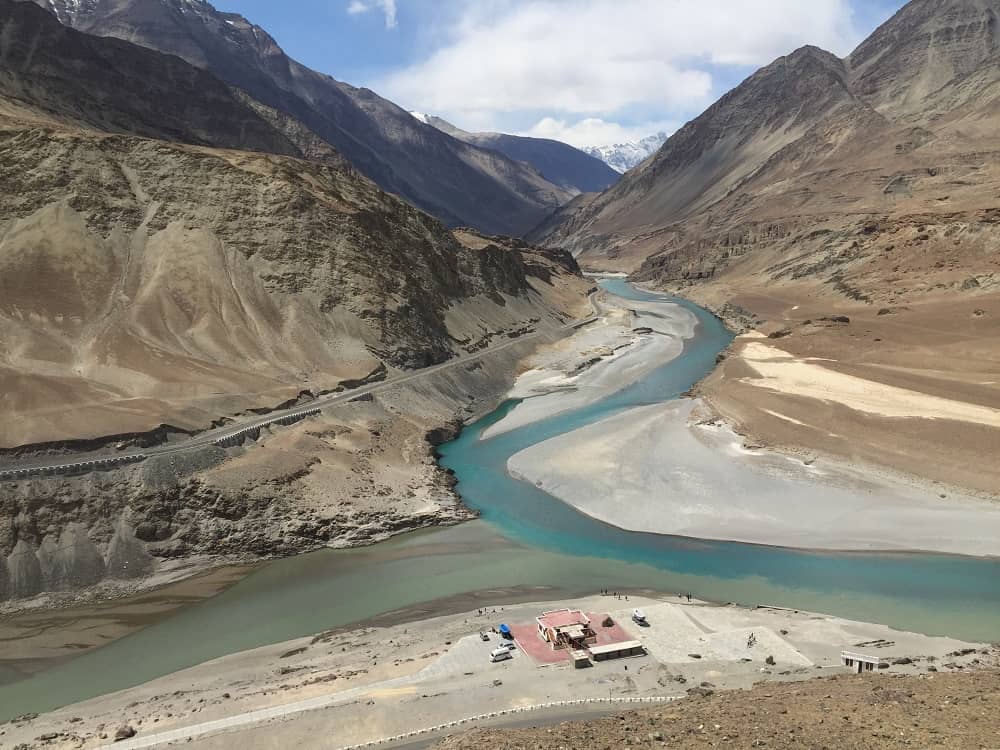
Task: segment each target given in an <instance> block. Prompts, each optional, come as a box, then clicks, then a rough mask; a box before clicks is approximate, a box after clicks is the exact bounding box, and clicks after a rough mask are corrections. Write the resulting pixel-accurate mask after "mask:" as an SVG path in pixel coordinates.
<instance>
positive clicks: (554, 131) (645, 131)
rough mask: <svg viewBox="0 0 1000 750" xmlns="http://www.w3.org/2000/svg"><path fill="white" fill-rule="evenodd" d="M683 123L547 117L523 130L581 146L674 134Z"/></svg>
mask: <svg viewBox="0 0 1000 750" xmlns="http://www.w3.org/2000/svg"><path fill="white" fill-rule="evenodd" d="M678 127H680V124H679V123H677V122H675V121H671V120H663V121H657V122H642V123H638V124H635V125H627V126H626V125H621V124H620V123H617V122H607V121H606V120H602V119H601V118H599V117H587V118H584V119H582V120H578V121H576V122H574V123H572V124H570V123H569V122H567V121H566V120H561V119H557V118H555V117H544V118H542V119H541V120H539V121H538V122H537V123H535V125H533V126H532V127H531V128H530V129H528V130H527V131H525V132H524V133H521V135H529V136H533V137H535V138H552V139H554V140H557V141H562V142H563V143H568V144H570V145H571V146H576V147H577V148H583V147H585V146H609V145H614V144H616V143H628V142H630V141H638V140H641V139H642V138H645V137H646V136H647V135H654V134H656V133H661V132H662V133H666V134H667V135H670V134H672V133H673V132H674V131H675V130H677V128H678Z"/></svg>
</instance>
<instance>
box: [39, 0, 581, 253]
mask: <svg viewBox="0 0 1000 750" xmlns="http://www.w3.org/2000/svg"><path fill="white" fill-rule="evenodd" d="M22 1H25V2H29V1H31V0H22ZM34 1H35V2H36V3H37V4H39V5H41V6H42V7H44V8H46V9H48V10H50V11H51V12H53V13H54V14H55V15H56V17H57V18H59V19H60V20H61V21H62V22H63V23H65V24H68V25H71V26H72V27H74V28H76V29H78V30H80V31H83V32H85V33H89V34H94V35H98V36H113V37H118V38H121V39H125V40H126V41H129V42H132V43H136V44H140V45H142V46H146V47H150V48H153V49H156V50H158V51H160V52H164V53H167V54H174V55H177V56H178V57H181V58H182V59H184V60H187V61H188V62H189V63H191V64H192V65H194V66H195V67H199V68H202V69H205V70H208V71H210V72H211V73H213V74H214V75H216V76H217V77H218V78H220V79H221V80H222V81H223V82H225V83H226V84H228V85H230V86H235V87H237V88H240V89H242V90H244V91H246V92H247V93H248V94H249V95H250V96H252V97H253V98H254V99H256V100H258V101H260V102H261V103H263V104H265V105H267V106H269V107H271V108H273V109H276V110H278V111H281V112H284V113H286V114H287V115H290V116H292V117H294V118H295V119H297V120H299V121H301V122H302V123H303V124H304V125H306V126H307V127H308V128H309V129H310V130H312V131H313V132H314V133H316V134H317V135H318V136H319V137H321V138H323V139H324V140H326V141H327V142H328V143H329V144H330V145H331V146H333V147H334V148H336V149H337V150H338V151H339V152H340V153H341V154H342V155H343V156H344V157H345V158H347V159H348V160H349V161H350V162H351V163H352V164H353V165H354V166H355V167H356V168H357V169H358V170H359V171H361V172H362V173H363V174H365V175H366V176H368V177H369V178H371V179H373V180H374V181H375V182H376V183H378V184H379V185H380V187H382V188H383V189H385V190H388V191H389V192H393V193H395V194H397V195H400V196H402V197H403V198H405V199H406V200H408V201H409V202H411V203H412V204H413V205H415V206H417V207H418V208H421V209H423V210H425V211H428V212H429V213H431V214H433V215H435V216H437V217H438V218H439V219H441V220H442V221H444V222H445V223H446V224H449V225H450V226H459V225H463V226H472V227H476V228H477V229H480V230H481V231H484V232H486V233H488V234H508V235H513V236H518V235H522V234H524V233H525V232H527V231H528V230H529V229H530V228H531V227H533V226H534V225H536V224H537V223H538V222H539V221H540V220H541V219H542V218H544V217H545V216H546V215H547V214H548V213H550V212H551V211H552V210H553V209H554V208H556V207H557V206H559V205H561V204H562V203H564V202H566V201H567V200H569V199H570V198H571V197H572V196H571V194H570V193H569V192H568V191H566V190H565V189H564V188H562V187H560V186H557V185H554V184H552V183H550V182H548V181H547V180H545V179H544V178H543V177H542V176H541V175H539V174H538V173H537V172H536V171H535V170H529V169H526V168H525V167H524V166H523V165H521V164H519V163H518V162H515V161H513V160H511V159H509V158H507V157H506V156H503V155H502V154H500V153H498V152H496V151H492V150H489V149H481V148H478V147H476V146H474V145H472V144H467V143H463V142H461V141H459V140H457V139H454V138H451V137H450V136H447V135H446V134H443V133H441V132H440V131H438V130H436V129H435V128H432V127H430V126H426V125H423V124H421V123H418V122H417V121H415V120H414V119H413V118H412V117H410V115H409V114H408V113H407V112H406V111H404V110H403V109H401V108H399V107H397V106H396V105H395V104H393V103H391V102H389V101H387V100H385V99H382V98H381V97H379V96H378V95H376V94H375V93H374V92H371V91H369V90H368V89H364V88H357V87H354V86H351V85H349V84H345V83H342V82H339V81H336V80H335V79H334V78H332V77H331V76H328V75H325V74H321V73H317V72H315V71H313V70H310V69H309V68H306V67H305V66H303V65H301V64H299V63H298V62H296V61H295V60H293V59H291V58H289V57H288V56H287V55H286V54H285V53H284V51H283V50H282V49H281V47H280V46H279V45H278V43H277V42H276V41H275V40H274V39H273V38H272V37H271V36H270V35H269V34H268V33H267V32H266V31H265V30H264V29H262V28H260V27H259V26H256V25H254V24H253V23H251V22H250V21H248V20H247V19H245V18H244V17H243V16H241V15H238V14H233V13H223V12H220V11H217V10H216V9H215V8H214V7H213V6H212V5H210V4H209V3H207V2H204V1H203V0H198V2H195V3H191V2H187V0H86V2H76V0H34Z"/></svg>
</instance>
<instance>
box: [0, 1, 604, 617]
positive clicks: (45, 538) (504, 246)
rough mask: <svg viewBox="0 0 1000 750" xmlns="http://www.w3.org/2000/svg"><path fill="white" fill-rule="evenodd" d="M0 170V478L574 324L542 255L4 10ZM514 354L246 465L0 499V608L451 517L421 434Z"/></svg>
mask: <svg viewBox="0 0 1000 750" xmlns="http://www.w3.org/2000/svg"><path fill="white" fill-rule="evenodd" d="M154 70H155V71H157V72H158V76H157V77H156V78H155V79H154V80H147V77H148V76H149V75H150V72H151V71H154ZM407 117H409V115H407ZM97 128H101V129H97ZM107 131H114V132H107ZM148 136H157V137H158V139H153V138H151V137H148ZM163 138H169V139H170V140H161V139H163ZM247 149H254V150H247ZM261 149H273V150H274V151H277V152H279V153H266V152H264V151H262V150H261ZM0 165H2V169H0V393H2V394H3V396H2V398H0V464H2V463H4V462H10V461H12V460H14V459H16V458H24V457H25V456H28V457H31V456H36V457H39V458H40V457H43V456H49V455H54V454H70V455H72V454H73V453H74V452H75V451H83V452H86V451H88V450H95V449H98V448H102V447H103V449H104V450H113V446H114V444H115V443H117V442H122V443H125V444H130V445H141V444H148V443H149V442H157V441H162V440H166V439H170V438H171V437H176V436H178V435H181V434H182V433H184V432H196V431H198V430H202V429H206V428H208V427H210V426H212V425H213V424H218V423H220V422H225V421H227V420H230V419H232V418H234V417H238V416H241V415H243V414H244V413H246V412H248V411H250V410H261V409H263V410H267V409H270V408H274V407H276V406H278V405H279V404H282V403H284V402H294V401H296V400H303V401H304V400H308V399H310V398H312V397H313V396H315V395H317V394H319V393H321V392H324V391H329V390H335V389H342V388H345V387H352V385H353V384H355V383H357V382H359V381H364V380H365V379H368V378H376V379H377V378H385V377H387V376H389V375H392V374H395V373H398V372H400V371H401V370H406V369H412V368H417V367H422V366H424V365H428V364H431V363H437V362H442V361H445V360H448V359H451V358H454V357H455V356H456V355H462V354H467V353H471V352H477V351H479V350H482V349H483V348H485V347H487V346H489V345H491V344H493V343H496V342H498V341H512V340H516V339H517V338H519V337H520V336H522V335H524V334H526V333H530V332H533V331H545V330H547V329H548V330H554V329H556V328H558V327H559V326H561V325H562V324H563V323H564V322H566V321H567V320H569V319H571V318H573V317H574V316H576V315H578V314H580V313H582V312H583V311H584V309H585V308H586V291H587V289H588V288H589V286H590V285H589V283H588V282H586V281H585V280H584V279H582V278H581V277H580V276H579V275H578V269H577V267H576V264H575V263H574V262H573V260H572V258H571V257H569V256H568V255H567V254H565V253H562V252H559V251H540V250H536V249H534V248H531V247H528V246H527V245H525V244H523V243H520V242H517V241H512V240H506V239H500V238H490V237H485V236H481V235H478V234H476V233H474V232H471V231H452V230H449V229H447V228H446V227H445V226H444V225H442V224H441V223H440V222H439V221H438V220H436V219H434V218H433V217H431V216H428V215H427V214H425V213H423V212H421V211H420V210H418V209H416V208H414V207H412V206H411V205H409V204H408V203H406V202H404V201H403V200H401V199H399V198H396V197H394V196H392V195H389V194H387V193H386V192H384V191H383V190H381V189H380V188H379V187H378V186H376V185H375V184H374V183H373V182H371V181H370V180H368V179H367V178H366V177H364V176H362V175H361V174H359V173H358V172H357V171H356V170H355V169H354V168H353V167H351V166H349V165H348V164H347V163H346V162H345V161H344V159H343V158H342V157H340V156H339V155H338V154H337V152H336V151H334V150H333V149H332V148H331V147H330V146H329V144H328V143H326V141H324V140H323V139H321V138H320V137H319V136H317V135H316V134H315V133H314V132H312V131H311V130H310V129H309V128H308V127H307V126H305V125H304V124H303V123H301V122H299V121H296V120H295V119H294V118H291V117H289V116H288V115H286V114H284V113H281V112H279V111H276V110H274V109H273V108H270V107H268V106H267V105H265V104H262V103H260V102H257V101H255V100H253V99H251V98H250V97H249V96H248V95H246V94H245V93H242V92H235V93H234V92H231V91H230V90H229V89H228V88H227V87H226V86H225V85H223V84H222V83H220V82H219V81H218V80H217V79H215V78H214V77H213V76H212V75H211V74H209V73H206V72H205V71H203V70H199V69H197V68H194V67H193V66H191V65H189V64H188V63H186V62H184V61H183V60H181V59H180V58H177V57H167V56H164V55H162V54H161V53H158V52H155V51H152V50H148V49H144V48H141V47H137V46H135V45H130V44H128V43H126V42H122V41H119V40H116V39H102V38H99V37H88V36H85V35H83V34H81V33H78V32H75V31H73V30H70V29H65V28H63V27H62V26H60V25H59V23H58V21H57V20H56V19H55V18H54V17H53V16H51V15H50V14H49V13H46V12H44V11H42V10H41V9H38V8H36V7H35V6H34V5H30V4H19V3H11V2H10V0H0ZM517 352H518V350H517V349H516V348H513V349H510V350H508V351H507V352H506V353H505V354H504V355H503V356H505V357H507V359H504V358H503V357H501V358H500V359H498V360H496V361H495V362H493V367H492V368H488V367H484V366H482V365H481V364H480V365H476V364H475V363H471V364H468V365H466V366H465V367H457V368H455V370H456V372H454V373H451V372H449V371H444V373H443V374H442V375H440V376H439V377H438V378H437V379H433V378H432V379H429V380H428V381H427V382H420V383H417V384H415V385H413V386H411V387H410V388H397V389H395V390H393V391H390V392H388V393H387V394H386V395H384V396H380V398H379V399H377V400H375V399H372V400H368V401H362V402H358V403H357V404H347V405H344V406H343V407H340V408H339V409H336V408H335V409H330V410H328V411H326V412H324V414H323V415H322V416H321V417H317V418H315V419H311V420H308V421H306V422H304V423H301V424H299V425H296V426H295V427H293V428H287V429H284V430H281V431H280V434H277V435H275V436H274V437H273V439H272V440H265V441H262V444H261V445H258V446H255V447H256V450H253V451H248V450H246V449H245V447H235V448H231V449H229V450H228V452H227V450H224V449H221V448H217V447H215V446H212V447H210V448H209V449H207V450H201V451H193V452H190V453H187V454H184V455H183V456H182V457H179V458H167V459H165V460H161V461H159V462H157V461H150V462H147V463H146V464H142V465H140V466H137V467H131V468H125V469H121V470H116V471H111V472H106V473H100V474H96V475H95V474H90V475H85V476H81V477H46V478H34V479H30V480H24V481H15V482H9V481H5V482H3V483H0V600H2V599H4V598H6V597H8V596H9V595H11V594H14V595H18V596H20V595H30V594H34V593H37V592H38V591H39V590H40V589H42V588H54V589H65V588H75V587H78V586H84V585H89V584H92V583H94V582H96V581H98V580H101V579H102V578H103V577H104V576H105V575H108V576H111V577H118V578H120V577H127V578H132V577H136V576H142V575H145V574H146V573H148V572H150V571H152V570H153V569H154V567H155V565H154V562H153V560H152V558H151V557H150V555H153V556H155V557H157V558H178V559H186V558H187V557H188V556H190V555H192V554H198V553H213V554H229V555H243V556H246V555H248V554H249V555H255V554H274V553H287V552H291V551H295V550H298V549H303V548H308V547H312V546H316V545H317V544H322V543H325V542H336V543H339V544H349V543H359V542H362V541H365V540H367V539H371V538H378V537H380V536H384V535H386V534H390V533H393V532H394V531H398V530H400V529H405V528H412V527H415V526H420V525H427V524H435V523H442V522H448V521H454V520H455V519H457V518H462V517H464V516H465V514H466V513H465V511H463V510H462V509H461V508H460V507H458V506H457V504H456V502H455V497H454V495H453V494H452V493H451V492H450V489H449V485H448V482H447V478H446V477H445V476H444V475H443V474H441V473H439V472H438V470H437V467H436V465H435V464H434V462H433V460H432V458H431V455H430V451H431V446H430V444H429V442H428V436H429V435H430V436H433V435H436V434H438V433H440V434H441V435H446V434H448V431H449V430H450V429H453V428H452V427H451V425H452V423H453V421H454V420H455V419H456V417H458V416H460V415H464V414H466V410H467V409H476V408H480V405H481V404H482V403H487V404H488V403H492V400H493V399H495V398H497V397H499V395H500V393H502V391H503V390H504V388H505V387H506V384H507V378H508V377H509V375H510V373H511V372H512V369H513V365H514V362H515V361H516V359H517V356H518V354H517ZM161 425H170V427H161ZM264 437H265V438H266V437H268V436H267V435H265V436H264ZM133 529H134V531H135V534H133Z"/></svg>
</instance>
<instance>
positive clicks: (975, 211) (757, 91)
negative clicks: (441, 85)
mask: <svg viewBox="0 0 1000 750" xmlns="http://www.w3.org/2000/svg"><path fill="white" fill-rule="evenodd" d="M998 15H1000V6H998V5H997V3H996V2H995V0H913V2H910V3H909V4H908V5H906V6H905V7H904V8H902V9H901V10H900V11H899V12H898V13H897V14H896V15H895V16H894V17H893V18H891V19H890V20H889V21H887V22H886V23H885V24H884V25H883V26H882V27H881V28H879V29H878V30H876V31H875V32H874V33H873V34H872V35H871V37H870V38H868V39H867V40H866V41H864V42H863V43H862V44H861V45H860V46H859V47H858V48H857V50H855V51H854V52H853V53H852V54H851V55H850V56H849V57H847V58H846V59H839V58H837V57H836V56H834V55H832V54H830V53H827V52H824V51H822V50H819V49H816V48H813V47H805V48H803V49H800V50H797V51H795V52H794V53H792V54H790V55H788V56H786V57H782V58H780V59H778V60H776V61H775V62H774V63H772V64H771V65H768V66H766V67H765V68H763V69H761V70H760V71H758V72H757V73H755V74H754V75H752V76H751V77H750V78H748V79H747V80H746V81H745V82H743V83H742V84H741V85H740V86H738V87H737V88H735V89H734V90H733V91H731V92H729V93H728V94H726V95H725V96H723V97H722V98H721V99H720V100H719V101H718V102H717V103H716V104H714V105H713V106H712V107H710V108H709V109H708V110H707V111H706V112H705V113H704V114H702V115H701V116H700V117H698V118H696V119H695V120H693V121H692V122H690V123H688V124H687V125H685V126H684V127H683V128H681V130H679V131H678V132H677V133H676V134H674V135H673V136H672V137H671V138H669V139H668V140H667V141H666V143H665V144H664V145H663V147H662V149H661V150H660V151H659V152H658V153H657V154H656V155H655V156H654V157H652V158H651V159H649V160H647V161H646V162H645V163H643V164H642V165H641V166H640V167H638V168H636V169H635V170H633V171H631V172H629V173H628V174H627V175H625V177H623V178H622V180H621V181H620V182H619V183H618V184H617V185H615V186H614V187H612V188H611V189H610V190H608V191H606V192H605V193H603V194H601V195H600V196H597V197H584V198H578V199H576V200H575V201H574V202H572V203H570V204H568V205H567V206H566V207H564V208H563V209H562V210H561V211H560V212H559V214H558V215H557V216H555V217H553V218H551V219H550V220H549V221H548V222H547V223H546V224H545V225H543V226H542V227H540V228H539V229H538V230H537V231H536V233H535V234H533V235H532V236H533V239H536V240H537V239H542V240H543V241H545V242H548V243H550V244H553V245H557V246H560V247H563V248H567V249H571V250H573V252H574V253H576V254H578V256H579V258H580V260H581V262H582V263H583V264H584V265H586V266H590V267H592V268H604V269H609V270H624V271H629V272H632V273H633V275H634V277H635V278H637V279H640V280H643V281H646V282H649V283H652V284H655V285H657V286H659V287H661V288H667V289H673V290H680V292H681V293H682V294H684V295H685V296H688V297H691V298H693V299H695V300H698V301H701V302H703V303H705V304H707V305H709V306H711V307H712V308H713V309H715V310H717V311H719V312H720V314H722V315H723V316H725V317H726V318H727V319H728V320H729V321H730V322H731V323H732V324H733V326H735V327H737V328H739V329H741V330H745V329H747V328H757V329H758V333H756V334H754V335H759V334H760V333H762V334H764V335H768V336H771V337H772V340H771V341H768V342H765V343H763V344H762V343H761V342H754V341H753V340H752V339H749V338H746V339H740V340H738V341H737V343H736V344H735V345H734V347H733V349H732V351H731V352H730V356H729V357H728V359H727V360H726V361H725V362H724V363H723V364H722V366H721V367H720V369H719V370H718V371H717V372H716V373H715V374H714V375H713V376H712V378H710V379H709V380H708V381H707V382H706V383H705V384H703V386H702V392H703V395H704V396H705V397H706V398H707V399H708V400H709V402H710V403H711V404H712V405H713V406H714V407H715V409H716V410H717V411H718V412H720V413H721V414H722V415H724V416H725V417H726V418H727V419H729V420H730V421H731V422H733V423H734V424H735V426H736V427H737V429H738V430H739V431H741V432H742V433H744V434H745V435H747V442H748V443H749V444H752V445H761V444H764V445H772V446H776V447H781V448H786V449H788V450H790V451H792V452H795V453H796V454H798V455H800V456H802V457H803V458H804V459H805V460H809V456H810V455H813V454H814V453H815V452H816V451H821V452H824V453H832V454H835V455H837V456H839V457H843V458H845V459H847V460H849V461H852V462H858V463H874V464H877V465H879V466H882V467H889V468H892V469H894V470H902V471H904V472H905V473H907V474H911V475H918V476H920V477H924V478H930V479H933V480H935V481H939V482H942V483H945V484H956V485H960V486H963V487H970V488H973V489H976V490H979V491H982V492H987V493H995V491H996V487H997V484H996V481H997V478H996V473H995V472H994V471H992V470H986V471H981V470H980V469H979V467H980V466H981V465H986V466H988V465H991V464H992V462H991V461H990V460H989V459H988V458H986V456H987V455H988V453H989V451H991V450H992V451H995V450H996V446H997V445H998V442H997V441H998V436H997V431H996V430H995V429H991V428H990V427H989V426H988V425H986V424H963V423H962V422H961V421H959V420H957V419H955V420H951V419H921V418H918V416H919V415H920V414H921V413H925V411H926V408H925V405H926V404H927V403H940V402H937V401H934V400H935V399H945V400H946V401H947V402H949V403H950V406H949V405H948V404H946V405H945V406H944V407H943V408H946V409H949V408H950V409H952V410H953V411H960V410H961V405H962V404H966V403H971V404H976V405H979V406H987V407H989V408H992V409H1000V389H998V388H997V385H996V384H997V382H1000V381H998V378H997V374H998V372H1000V359H998V356H1000V354H998V351H997V346H996V342H997V340H998V336H1000V254H998V253H997V248H998V247H1000V215H998V212H997V204H996V196H997V195H998V194H1000V166H998V165H1000V161H998V159H997V155H998V154H1000V137H998V134H1000V127H998V126H1000V40H998ZM781 363H784V364H785V365H787V367H785V366H783V365H782V364H781ZM817 363H824V364H822V365H821V366H818V365H817ZM873 394H880V395H879V397H878V403H876V401H874V400H872V399H873V398H874V397H873ZM882 399H888V400H882ZM889 403H892V404H893V406H892V407H889V406H888V404H889ZM984 462H985V464H984Z"/></svg>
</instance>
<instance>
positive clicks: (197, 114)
mask: <svg viewBox="0 0 1000 750" xmlns="http://www.w3.org/2000/svg"><path fill="white" fill-rule="evenodd" d="M0 26H2V28H3V31H4V35H3V37H2V39H0V55H2V58H3V65H2V67H0V96H2V97H3V100H4V103H5V105H6V108H7V110H8V111H7V114H11V113H13V112H20V113H21V114H25V113H27V112H35V113H39V114H42V115H44V116H45V117H47V118H50V119H53V120H55V121H58V122H62V123H65V124H73V125H82V126H86V127H91V128H95V129H98V130H104V131H107V132H119V133H132V134H136V135H143V136H148V137H151V138H160V139H164V140H178V141H182V142H185V143H193V144H201V145H213V146H220V147H223V148H235V149H245V150H254V151H268V152H271V153H280V154H286V155H299V152H298V150H297V149H296V147H295V146H294V145H293V144H292V143H291V142H290V141H289V140H288V139H287V138H285V136H284V135H282V134H281V133H280V132H278V131H277V130H276V129H275V128H274V127H272V126H271V125H270V124H268V123H267V122H266V121H265V120H264V119H263V118H262V117H261V116H260V115H259V114H257V113H256V112H255V111H253V109H251V108H249V107H247V106H246V104H245V103H244V102H243V101H241V99H240V98H238V96H237V95H236V94H234V93H233V92H232V91H231V90H230V89H229V88H228V87H227V86H226V85H225V84H223V83H222V82H221V81H219V80H218V79H217V78H216V77H215V76H213V75H211V74H210V73H206V72H205V71H203V70H199V69H198V68H194V67H192V66H191V65H188V64H187V63H185V62H183V61H182V60H178V59H177V58H175V57H171V56H169V55H163V54H160V53H157V52H153V51H151V50H147V49H144V48H142V47H137V46H136V45H134V44H129V43H127V42H121V41H118V40H111V39H107V40H102V39H96V38H94V37H92V36H90V35H88V34H83V33H80V32H78V31H74V30H72V29H69V28H66V27H64V26H62V25H60V24H59V23H55V22H54V19H53V18H52V16H51V14H49V13H46V12H45V11H43V10H42V9H40V8H38V7H36V6H34V5H32V4H30V3H16V2H10V1H9V0H7V1H5V2H3V3H2V4H0Z"/></svg>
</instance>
